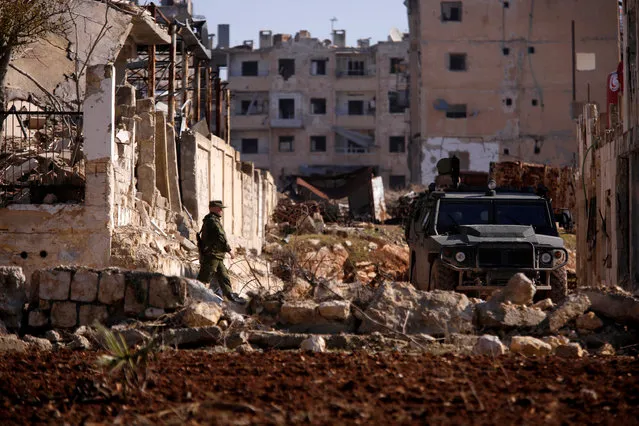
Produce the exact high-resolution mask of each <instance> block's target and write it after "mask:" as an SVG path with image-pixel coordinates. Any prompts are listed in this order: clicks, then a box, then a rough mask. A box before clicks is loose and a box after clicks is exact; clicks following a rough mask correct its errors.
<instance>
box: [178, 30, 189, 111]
mask: <svg viewBox="0 0 639 426" xmlns="http://www.w3.org/2000/svg"><path fill="white" fill-rule="evenodd" d="M180 44H181V45H182V46H181V47H182V95H181V96H180V108H184V105H185V104H186V101H187V100H188V99H189V51H188V50H187V49H186V44H185V43H184V40H182V43H180ZM187 111H188V108H184V111H183V112H182V114H183V118H184V120H186V123H187V124H188V122H189V120H188V115H187V113H186V112H187Z"/></svg>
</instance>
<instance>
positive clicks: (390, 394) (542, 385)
mask: <svg viewBox="0 0 639 426" xmlns="http://www.w3.org/2000/svg"><path fill="white" fill-rule="evenodd" d="M96 357H97V354H96V353H92V352H88V353H72V352H67V351H60V352H56V353H49V354H46V353H30V354H27V355H24V354H23V355H8V356H4V357H2V358H1V359H0V419H3V420H2V424H4V425H6V424H29V423H40V422H44V423H52V424H64V423H67V424H83V423H86V424H90V423H93V422H100V423H103V424H104V423H106V424H112V423H119V424H231V423H232V424H248V423H259V424H275V423H277V424H284V423H286V424H289V423H311V424H355V423H365V424H380V423H383V422H385V423H389V422H392V424H398V423H422V424H423V423H435V424H441V423H455V424H471V423H472V424H537V423H546V424H560V423H588V424H593V423H603V424H613V423H614V424H619V423H620V422H621V421H623V420H626V421H628V422H629V424H630V423H635V422H636V414H637V412H638V410H639V407H638V406H639V380H637V375H639V361H638V360H637V359H636V358H631V357H630V358H594V357H591V358H587V359H580V360H563V359H560V358H545V359H526V358H522V357H503V358H498V359H496V360H493V359H488V358H482V357H475V358H467V357H456V356H452V355H451V356H440V357H436V356H432V355H423V354H420V355H409V354H400V353H386V354H375V355H371V354H367V353H363V352H362V353H357V352H356V353H352V354H344V353H330V354H302V353H297V352H280V351H271V352H266V353H251V354H245V355H240V354H212V353H207V352H205V351H167V352H163V353H162V354H160V355H159V358H158V360H156V361H153V362H152V363H151V365H150V368H149V375H150V382H149V385H148V388H147V390H146V391H145V392H134V393H132V394H130V396H129V398H128V399H127V400H126V401H123V400H122V398H121V396H118V392H117V389H118V383H117V382H116V381H115V380H113V378H109V377H107V376H105V375H104V374H102V373H101V372H100V370H97V369H96V368H95V366H94V361H95V359H96Z"/></svg>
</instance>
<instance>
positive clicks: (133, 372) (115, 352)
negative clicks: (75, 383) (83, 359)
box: [96, 324, 158, 394]
mask: <svg viewBox="0 0 639 426" xmlns="http://www.w3.org/2000/svg"><path fill="white" fill-rule="evenodd" d="M96 327H97V329H98V333H99V334H100V335H101V336H102V338H101V339H100V341H101V343H102V346H103V348H104V349H105V350H106V351H107V354H104V355H101V356H100V357H99V358H98V360H97V363H98V365H100V366H101V367H103V368H106V369H107V370H108V371H109V373H111V374H112V375H114V376H116V377H117V378H118V379H119V381H120V384H121V386H122V388H123V391H124V393H125V394H126V392H127V390H128V389H140V390H144V388H145V387H146V380H147V375H148V362H149V359H150V358H152V357H154V355H155V352H156V351H157V348H158V345H157V340H156V339H151V340H150V341H149V342H148V343H146V344H145V345H144V346H141V347H138V348H135V349H131V348H129V345H128V344H127V343H126V341H125V340H124V337H122V335H121V334H119V333H118V334H116V333H114V332H112V331H111V330H109V329H107V328H106V327H104V326H103V325H99V324H98V325H96Z"/></svg>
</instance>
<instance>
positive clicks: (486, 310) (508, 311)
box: [476, 300, 546, 329]
mask: <svg viewBox="0 0 639 426" xmlns="http://www.w3.org/2000/svg"><path fill="white" fill-rule="evenodd" d="M476 319H477V326H478V327H483V328H501V329H513V328H533V327H536V326H538V325H539V324H541V323H542V322H543V321H544V320H545V319H546V313H545V312H543V311H541V310H539V309H535V308H531V307H528V306H523V305H508V304H505V303H499V304H496V303H495V302H494V301H492V300H491V301H490V302H486V303H480V304H479V305H478V306H477V316H476Z"/></svg>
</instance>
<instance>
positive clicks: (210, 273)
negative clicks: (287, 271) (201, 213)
mask: <svg viewBox="0 0 639 426" xmlns="http://www.w3.org/2000/svg"><path fill="white" fill-rule="evenodd" d="M224 207H225V206H224V204H223V203H222V201H219V200H215V201H211V202H210V203H209V214H207V215H206V216H205V217H204V221H203V223H202V230H201V231H200V233H199V235H198V248H199V250H200V273H199V274H198V276H197V279H198V280H199V281H201V282H203V283H204V284H207V285H209V284H210V283H211V279H213V278H214V277H215V280H216V281H217V283H218V285H219V286H220V289H221V290H222V293H223V294H224V297H226V298H227V299H228V300H230V301H232V302H235V303H240V304H242V303H245V302H246V301H245V300H244V299H242V298H241V297H239V296H238V295H237V294H235V293H233V292H232V288H231V279H230V278H229V273H228V270H227V269H226V266H224V256H225V255H226V253H231V247H230V246H229V243H228V242H227V241H226V234H225V233H224V228H222V223H220V218H221V217H222V209H223V208H224ZM233 257H234V256H233V254H232V253H231V259H232V258H233Z"/></svg>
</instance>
